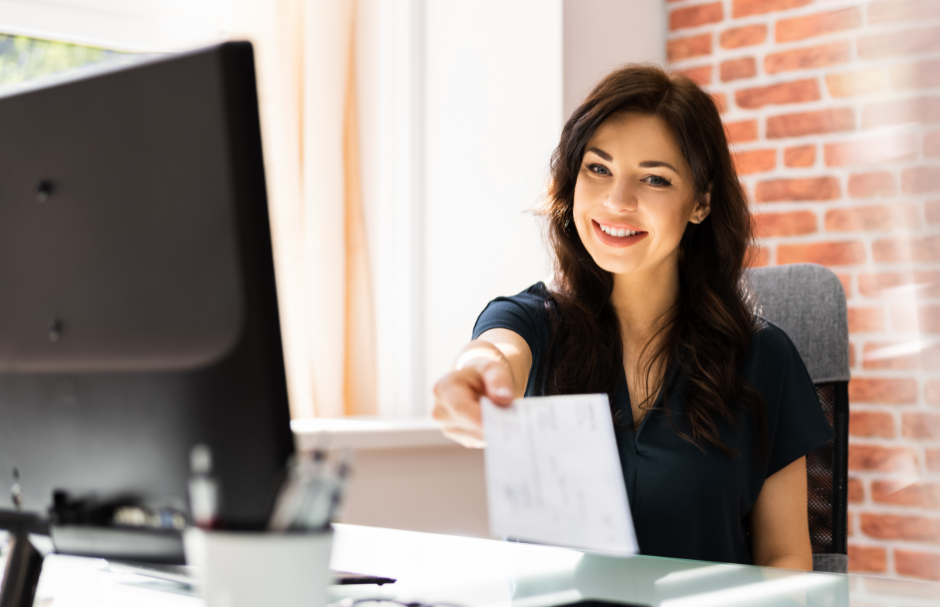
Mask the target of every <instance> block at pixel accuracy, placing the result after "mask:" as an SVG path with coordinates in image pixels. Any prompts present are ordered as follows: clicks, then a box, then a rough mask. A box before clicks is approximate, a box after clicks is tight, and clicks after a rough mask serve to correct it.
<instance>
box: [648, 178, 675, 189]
mask: <svg viewBox="0 0 940 607" xmlns="http://www.w3.org/2000/svg"><path fill="white" fill-rule="evenodd" d="M645 181H646V183H648V184H650V185H652V186H656V187H663V186H667V185H672V182H671V181H669V180H668V179H666V178H665V177H660V176H659V175H650V176H649V177H647V178H646V180H645Z"/></svg>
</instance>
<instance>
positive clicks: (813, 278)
mask: <svg viewBox="0 0 940 607" xmlns="http://www.w3.org/2000/svg"><path fill="white" fill-rule="evenodd" d="M745 276H746V280H747V282H748V283H749V286H750V290H751V293H752V295H753V297H754V298H755V300H756V302H755V303H756V309H757V312H758V313H759V314H760V315H761V316H763V317H764V318H766V319H767V320H769V321H771V322H773V323H774V324H775V325H777V326H778V327H780V328H781V329H783V330H784V331H786V333H787V335H789V336H790V339H791V340H793V343H794V344H795V345H796V348H797V350H798V351H799V353H800V356H801V357H802V358H803V362H804V363H805V364H806V369H807V371H809V375H810V377H811V378H812V380H813V385H814V386H815V387H816V394H817V395H818V396H819V402H820V403H821V404H822V408H823V411H824V412H825V414H826V417H827V418H828V419H829V423H830V424H832V429H833V430H834V431H835V434H836V435H835V438H833V439H832V440H831V441H829V442H828V443H826V444H825V445H823V446H822V447H820V448H819V449H817V450H815V451H813V452H812V453H810V454H808V455H807V456H806V481H807V496H808V502H809V503H808V514H809V534H810V541H811V543H812V546H813V570H814V571H828V572H835V573H845V572H846V571H847V570H848V562H849V557H848V554H847V548H846V534H847V530H848V527H847V516H848V515H847V512H846V511H847V508H848V450H849V445H848V435H849V322H848V315H847V312H846V304H845V291H844V290H843V288H842V283H841V282H840V281H839V279H838V277H837V276H836V275H835V274H834V273H833V272H832V271H831V270H829V269H828V268H824V267H823V266H819V265H816V264H809V263H801V264H793V265H785V266H776V267H769V268H752V269H750V270H747V271H746V273H745Z"/></svg>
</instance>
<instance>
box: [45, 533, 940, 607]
mask: <svg viewBox="0 0 940 607" xmlns="http://www.w3.org/2000/svg"><path fill="white" fill-rule="evenodd" d="M331 564H332V567H333V568H334V569H338V570H344V571H355V572H361V573H371V574H376V575H385V576H389V577H394V578H396V579H397V580H398V582H397V583H395V584H392V585H386V586H383V587H377V586H335V587H333V588H332V590H331V597H332V598H333V599H334V600H339V599H341V598H345V597H355V598H365V597H376V598H377V597H383V598H396V599H399V600H404V601H421V602H424V603H434V602H447V603H451V604H455V605H461V606H466V607H471V606H478V605H479V606H496V605H504V606H510V605H511V606H512V607H540V606H543V605H564V604H568V603H573V602H576V601H578V600H580V599H582V598H601V599H607V600H611V601H621V602H634V603H639V604H646V605H656V606H660V607H686V606H688V607H707V606H709V605H721V606H724V605H735V604H737V605H762V606H764V605H766V606H770V605H774V606H776V605H781V606H782V605H807V606H814V605H820V606H822V605H825V606H827V607H830V606H838V605H849V604H850V603H851V604H852V605H865V606H866V607H877V606H884V607H889V606H890V607H894V606H897V607H918V606H921V605H940V582H921V581H916V580H894V579H887V578H878V577H872V576H860V575H848V576H845V575H830V574H818V573H812V574H809V573H803V572H795V571H783V570H777V569H767V568H761V567H747V566H740V565H718V564H715V563H703V562H696V561H683V560H675V559H661V558H654V557H633V558H627V559H613V558H605V557H597V556H592V555H584V554H581V553H580V552H576V551H574V550H566V549H561V548H549V547H544V546H533V545H525V544H515V543H511V542H498V541H492V540H481V539H474V538H463V537H454V536H445V535H433V534H426V533H415V532H410V531H396V530H391V529H380V528H373V527H359V526H355V525H337V526H336V534H335V543H334V548H333V558H332V563H331ZM36 605H37V606H38V607H85V606H86V605H87V606H90V605H94V606H95V607H112V606H114V607H117V606H118V605H120V606H121V607H135V606H146V607H169V606H177V605H179V606H182V605H185V606H187V607H189V606H192V607H196V606H200V605H202V602H201V601H200V600H199V599H197V598H196V597H194V596H193V595H192V592H191V591H190V589H189V588H188V587H187V586H182V585H176V584H172V583H169V582H162V581H157V580H151V579H148V578H145V577H142V576H137V575H132V574H117V573H111V572H109V571H108V569H107V565H106V564H105V563H104V562H103V561H100V560H95V559H81V558H75V557H65V556H52V557H49V558H48V559H47V563H46V566H45V568H44V571H43V577H42V580H41V581H40V586H39V592H38V594H37V601H36ZM272 607H274V606H272Z"/></svg>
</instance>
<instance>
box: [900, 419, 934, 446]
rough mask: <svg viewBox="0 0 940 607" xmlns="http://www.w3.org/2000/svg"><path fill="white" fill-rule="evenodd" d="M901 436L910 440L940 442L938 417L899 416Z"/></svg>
mask: <svg viewBox="0 0 940 607" xmlns="http://www.w3.org/2000/svg"><path fill="white" fill-rule="evenodd" d="M901 434H903V435H904V437H905V438H909V439H912V440H930V441H932V440H940V415H937V414H935V413H905V414H903V415H902V416H901Z"/></svg>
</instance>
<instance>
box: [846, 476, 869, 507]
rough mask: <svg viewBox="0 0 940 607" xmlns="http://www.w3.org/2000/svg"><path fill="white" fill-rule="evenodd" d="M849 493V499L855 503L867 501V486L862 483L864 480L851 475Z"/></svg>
mask: <svg viewBox="0 0 940 607" xmlns="http://www.w3.org/2000/svg"><path fill="white" fill-rule="evenodd" d="M848 493H849V501H850V502H851V503H853V504H858V503H861V502H864V501H865V487H864V486H863V485H862V481H860V480H858V479H857V478H852V477H851V476H850V477H849V485H848Z"/></svg>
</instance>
